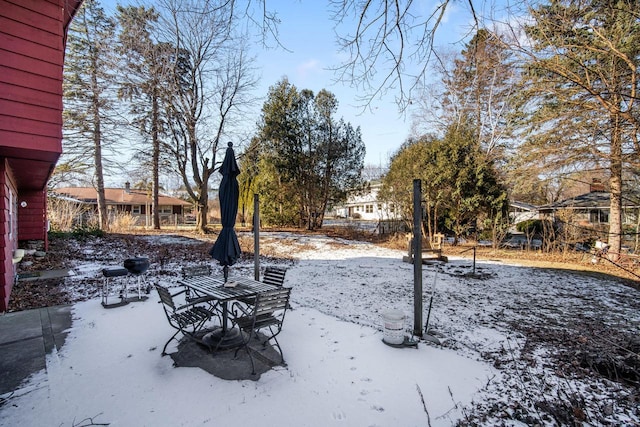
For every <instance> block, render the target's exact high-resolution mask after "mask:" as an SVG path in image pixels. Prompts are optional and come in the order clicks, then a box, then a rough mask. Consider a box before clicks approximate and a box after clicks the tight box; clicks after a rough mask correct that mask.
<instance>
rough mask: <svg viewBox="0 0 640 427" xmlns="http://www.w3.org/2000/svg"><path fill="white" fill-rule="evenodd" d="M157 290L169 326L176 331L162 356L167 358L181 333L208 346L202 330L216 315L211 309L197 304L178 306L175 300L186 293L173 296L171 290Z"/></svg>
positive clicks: (162, 288)
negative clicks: (168, 350) (168, 347)
mask: <svg viewBox="0 0 640 427" xmlns="http://www.w3.org/2000/svg"><path fill="white" fill-rule="evenodd" d="M156 290H157V291H158V295H159V296H160V302H161V303H162V308H163V309H164V313H165V314H166V316H167V320H168V321H169V324H170V325H171V327H173V328H174V329H176V333H175V334H173V335H172V336H171V338H169V340H168V341H167V342H166V344H165V345H164V347H163V348H162V355H163V356H165V355H166V354H167V346H168V345H169V343H170V342H171V340H173V339H176V336H177V335H178V334H179V333H182V335H183V336H186V337H188V338H191V339H193V340H194V341H196V342H198V343H200V344H203V345H207V344H206V343H205V342H203V340H202V332H203V331H202V330H203V327H204V325H205V324H206V323H207V321H209V320H210V319H211V318H212V317H213V316H214V315H215V313H214V312H213V311H212V310H210V309H209V308H206V307H203V306H202V305H198V304H196V303H189V302H187V303H186V304H184V305H181V306H178V305H176V302H175V300H174V298H175V297H176V296H178V295H180V294H183V293H185V291H184V290H182V291H180V292H178V293H175V294H171V292H169V289H168V288H166V287H164V286H162V285H156ZM176 341H177V339H176Z"/></svg>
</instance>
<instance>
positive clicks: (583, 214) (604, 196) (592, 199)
mask: <svg viewBox="0 0 640 427" xmlns="http://www.w3.org/2000/svg"><path fill="white" fill-rule="evenodd" d="M610 204H611V194H610V193H609V192H608V191H606V190H605V188H604V186H603V185H602V184H601V183H600V182H599V181H597V180H594V182H593V183H592V185H591V186H590V191H589V192H588V193H585V194H581V195H578V196H576V197H571V198H569V199H565V200H562V201H560V202H556V203H552V204H549V205H545V206H541V207H540V213H541V214H542V215H544V216H546V217H548V218H552V219H553V218H555V216H556V214H557V212H558V211H561V210H567V211H570V212H571V220H572V222H574V223H576V224H579V225H581V226H587V227H595V226H598V225H608V224H609V213H610ZM639 208H640V205H639V204H638V203H637V202H633V201H631V200H628V199H625V198H623V201H622V223H623V224H630V225H634V226H635V224H636V222H637V218H638V209H639Z"/></svg>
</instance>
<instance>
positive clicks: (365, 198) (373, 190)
mask: <svg viewBox="0 0 640 427" xmlns="http://www.w3.org/2000/svg"><path fill="white" fill-rule="evenodd" d="M381 187H382V183H381V182H380V181H371V182H370V183H369V186H368V191H365V192H364V193H360V194H356V193H353V194H351V195H350V196H349V197H348V198H347V201H346V202H345V203H344V205H342V206H339V207H336V208H335V215H336V216H337V217H342V218H351V219H360V220H364V221H386V220H398V219H400V215H399V214H398V213H397V212H396V210H395V207H394V206H393V204H387V203H386V202H382V201H379V200H378V192H379V191H380V188H381Z"/></svg>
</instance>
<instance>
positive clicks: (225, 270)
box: [222, 265, 229, 283]
mask: <svg viewBox="0 0 640 427" xmlns="http://www.w3.org/2000/svg"><path fill="white" fill-rule="evenodd" d="M222 273H223V274H224V281H225V283H226V282H227V279H228V278H229V266H228V265H225V266H224V267H222Z"/></svg>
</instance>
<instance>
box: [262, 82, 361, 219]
mask: <svg viewBox="0 0 640 427" xmlns="http://www.w3.org/2000/svg"><path fill="white" fill-rule="evenodd" d="M337 105H338V102H337V100H336V98H335V96H334V95H333V94H332V93H330V92H328V91H326V90H321V91H320V92H319V93H318V95H317V96H314V94H313V92H311V91H310V90H302V91H298V89H297V88H296V87H295V86H294V85H292V84H290V83H289V81H288V80H287V79H286V78H285V79H283V80H281V81H280V82H278V83H277V84H276V85H274V86H272V87H271V88H270V90H269V95H268V97H267V101H266V102H265V104H264V106H263V108H262V113H263V114H262V121H261V124H260V133H259V136H258V138H259V140H260V141H261V143H262V144H263V147H264V150H263V151H264V155H263V157H262V159H261V160H264V162H267V163H270V164H271V165H273V168H268V169H267V170H268V171H269V173H276V174H277V176H278V179H276V180H272V181H270V182H271V184H268V183H265V185H266V187H262V188H263V190H264V191H268V192H269V193H271V194H275V193H276V192H277V189H280V190H286V191H287V193H286V194H287V202H286V203H279V204H278V205H277V207H278V212H279V213H278V214H277V215H273V217H274V218H275V217H277V218H280V219H282V220H285V219H286V220H291V219H292V218H295V219H296V220H295V222H294V223H293V224H292V225H294V224H295V225H297V226H298V227H303V226H307V227H308V228H309V229H316V228H319V227H321V226H322V222H323V220H324V212H325V210H326V208H327V206H328V205H329V204H330V203H336V202H339V201H341V200H344V199H345V198H346V194H347V191H348V190H352V189H354V188H357V187H358V186H360V185H361V182H360V174H361V171H362V168H363V166H364V165H363V160H364V144H363V142H362V138H361V134H360V130H359V129H354V128H353V127H352V126H351V124H350V123H345V122H344V121H343V120H336V119H335V118H334V114H335V112H336V109H337ZM261 164H262V162H261ZM263 173H267V172H265V171H262V170H261V171H260V174H261V175H262V174H263ZM269 185H271V187H274V189H272V188H271V187H269ZM285 206H287V207H288V208H289V209H291V210H292V211H291V212H287V213H286V214H285V213H284V212H283V210H282V209H283V208H284V207H285ZM294 206H297V207H294Z"/></svg>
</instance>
